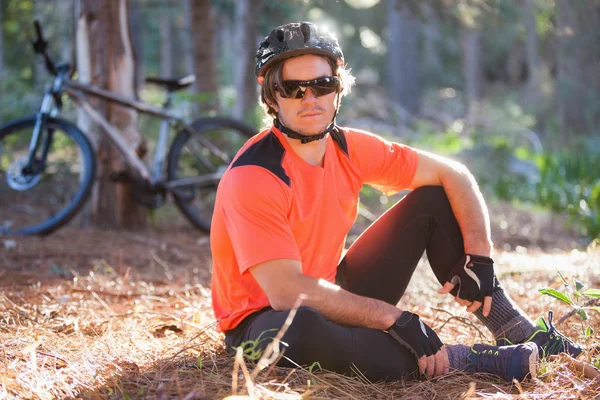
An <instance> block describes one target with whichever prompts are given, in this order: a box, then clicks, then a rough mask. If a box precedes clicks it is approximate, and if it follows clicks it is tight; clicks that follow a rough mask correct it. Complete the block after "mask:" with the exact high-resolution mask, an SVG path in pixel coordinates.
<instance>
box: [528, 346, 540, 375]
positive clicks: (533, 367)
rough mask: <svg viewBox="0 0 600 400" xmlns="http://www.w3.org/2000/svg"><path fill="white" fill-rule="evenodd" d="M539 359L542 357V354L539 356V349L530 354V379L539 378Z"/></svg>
mask: <svg viewBox="0 0 600 400" xmlns="http://www.w3.org/2000/svg"><path fill="white" fill-rule="evenodd" d="M539 359H540V356H539V354H538V352H537V351H532V352H531V354H530V355H529V375H530V379H535V378H537V365H538V361H539Z"/></svg>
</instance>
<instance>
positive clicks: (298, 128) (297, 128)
mask: <svg viewBox="0 0 600 400" xmlns="http://www.w3.org/2000/svg"><path fill="white" fill-rule="evenodd" d="M277 119H278V120H279V122H281V123H282V124H283V125H284V126H286V127H287V128H289V129H291V130H293V131H294V132H297V133H299V134H300V135H304V136H312V135H318V134H320V133H322V132H324V131H325V129H327V127H328V126H329V124H330V123H331V121H329V122H328V123H326V124H324V125H323V126H320V127H319V128H318V129H314V130H309V129H306V128H304V127H301V126H290V125H289V124H288V123H287V121H286V120H285V118H284V117H283V115H281V113H277Z"/></svg>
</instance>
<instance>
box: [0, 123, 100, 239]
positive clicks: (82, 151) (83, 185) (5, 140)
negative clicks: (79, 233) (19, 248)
mask: <svg viewBox="0 0 600 400" xmlns="http://www.w3.org/2000/svg"><path fill="white" fill-rule="evenodd" d="M35 124H36V116H32V117H26V118H21V119H17V120H13V121H10V122H8V123H6V124H5V125H3V126H0V184H4V183H8V174H6V175H3V173H5V171H3V169H4V168H3V164H2V161H3V159H2V156H3V153H2V149H3V145H5V146H8V149H9V152H10V151H11V148H10V146H11V141H12V142H13V143H14V142H19V140H20V143H28V142H29V137H27V138H26V139H20V138H22V136H20V137H19V136H18V134H20V133H21V134H23V133H26V132H32V131H33V128H34V126H35ZM44 129H46V130H48V131H51V132H52V135H53V143H52V144H54V141H55V140H57V141H58V140H59V138H60V140H63V144H57V146H64V141H65V140H69V139H70V140H72V144H71V145H72V146H73V148H76V149H78V150H79V152H78V153H77V154H75V155H73V157H76V158H78V159H80V160H81V162H80V166H78V165H76V166H73V165H70V166H69V169H68V171H69V173H71V171H74V173H73V175H75V173H77V174H78V175H77V176H76V178H77V179H78V181H77V182H76V186H77V187H76V191H75V193H74V196H73V198H72V199H70V201H68V203H67V204H66V206H64V207H62V206H58V208H60V209H59V210H58V211H57V212H56V213H55V214H53V215H50V217H49V218H47V219H44V220H43V221H42V222H40V223H36V224H33V225H31V226H25V227H20V228H16V229H15V228H11V227H10V225H9V226H6V225H5V224H3V220H0V236H1V235H22V236H27V235H47V234H49V233H51V232H54V231H55V230H57V229H58V228H60V227H61V226H63V225H64V224H66V223H67V222H69V220H71V218H73V217H74V216H75V214H76V213H77V212H78V211H79V210H80V209H81V207H82V206H83V204H85V202H86V201H87V199H88V198H89V196H90V194H91V190H92V184H93V181H94V179H95V174H96V156H95V153H94V151H93V148H92V146H91V144H90V141H89V140H88V138H87V137H86V136H85V135H84V133H83V132H82V131H81V130H79V128H78V127H77V126H75V125H74V124H72V123H71V122H69V121H66V120H63V119H59V118H48V119H47V120H46V124H45V126H44ZM57 132H61V134H64V138H65V139H63V136H54V135H56V134H57ZM11 135H16V136H11ZM10 138H12V139H11V140H9V139H10ZM68 143H71V142H68ZM61 151H62V152H65V150H64V148H63V147H60V148H58V149H57V151H53V150H52V149H50V150H49V153H48V160H58V159H60V160H63V158H62V157H64V156H63V155H61ZM15 153H16V152H15ZM15 153H5V155H4V156H5V157H6V158H8V157H10V156H14V157H17V155H16V154H15ZM23 153H24V154H25V152H23ZM69 161H70V160H69ZM63 162H64V161H63ZM61 165H63V164H61ZM65 165H66V164H65ZM4 166H5V167H6V165H4ZM51 174H54V175H57V174H60V171H59V169H58V168H57V169H56V170H55V171H54V172H52V171H50V168H46V169H45V170H44V171H43V173H42V174H40V175H41V176H43V177H42V178H40V181H39V182H46V183H47V181H48V180H51V179H52V176H51ZM60 179H62V182H63V183H65V182H66V184H68V183H70V182H74V180H71V181H69V180H68V178H64V177H60V178H59V182H61V181H60ZM37 185H38V184H35V185H33V186H32V187H30V188H28V189H25V190H21V191H18V193H17V191H15V190H13V191H12V192H11V193H12V194H13V195H14V196H16V198H19V194H20V193H25V192H26V191H29V190H30V189H33V188H34V187H36V186H37ZM49 188H51V186H49ZM0 189H1V187H0ZM40 189H41V190H42V193H43V194H44V195H48V197H50V195H49V194H47V193H44V191H43V187H42V185H40ZM51 189H52V188H51ZM9 190H10V188H9ZM54 190H55V191H56V192H59V190H58V188H54ZM7 192H8V190H7ZM31 196H33V197H35V195H31ZM65 196H66V195H65ZM6 198H7V197H6ZM44 218H45V217H44Z"/></svg>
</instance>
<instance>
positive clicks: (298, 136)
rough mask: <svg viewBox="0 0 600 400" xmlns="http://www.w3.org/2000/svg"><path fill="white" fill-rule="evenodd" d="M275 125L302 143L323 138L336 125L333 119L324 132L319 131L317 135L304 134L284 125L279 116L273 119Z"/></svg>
mask: <svg viewBox="0 0 600 400" xmlns="http://www.w3.org/2000/svg"><path fill="white" fill-rule="evenodd" d="M273 126H274V127H275V128H277V129H279V130H280V131H281V132H283V133H285V134H286V136H287V137H289V138H292V139H298V140H300V143H302V144H305V143H309V142H314V141H315V140H320V139H323V138H324V137H325V136H326V135H327V134H328V133H329V132H331V131H332V130H333V128H334V127H335V121H332V122H331V123H330V124H329V125H328V126H327V128H325V130H324V131H323V132H321V133H317V134H315V135H302V134H300V133H298V132H296V131H294V130H292V129H290V128H288V127H287V126H285V125H283V124H282V123H281V121H279V119H277V118H275V119H274V120H273Z"/></svg>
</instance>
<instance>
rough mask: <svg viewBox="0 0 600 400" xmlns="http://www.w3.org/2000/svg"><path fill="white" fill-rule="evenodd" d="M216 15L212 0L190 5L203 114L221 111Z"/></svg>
mask: <svg viewBox="0 0 600 400" xmlns="http://www.w3.org/2000/svg"><path fill="white" fill-rule="evenodd" d="M214 14H215V13H214V10H213V7H212V4H211V2H210V0H194V1H192V2H191V3H190V16H191V21H192V26H191V27H192V29H191V32H192V40H193V46H194V74H195V75H196V84H195V86H196V92H197V97H196V98H197V99H198V103H199V106H200V109H201V110H202V112H203V113H206V112H210V111H218V109H219V101H218V97H217V95H218V93H217V92H218V79H217V68H216V57H215V48H214V38H215V26H214V19H215V15H214Z"/></svg>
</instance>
